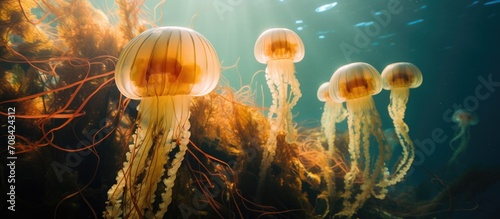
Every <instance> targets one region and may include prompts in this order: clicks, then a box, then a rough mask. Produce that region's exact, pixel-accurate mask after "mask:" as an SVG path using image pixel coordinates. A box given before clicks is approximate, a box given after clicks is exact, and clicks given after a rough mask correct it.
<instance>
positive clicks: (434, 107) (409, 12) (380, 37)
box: [0, 0, 500, 218]
mask: <svg viewBox="0 0 500 219" xmlns="http://www.w3.org/2000/svg"><path fill="white" fill-rule="evenodd" d="M93 4H94V5H95V6H96V7H98V8H101V9H103V10H109V9H110V8H112V7H110V5H113V4H112V2H107V1H106V2H102V1H98V2H94V1H93ZM155 6H156V2H152V1H147V2H146V3H145V7H144V8H147V10H146V11H148V13H146V14H141V15H140V16H143V17H149V18H150V19H152V20H154V23H156V24H157V26H185V27H191V28H193V29H195V30H196V31H198V32H200V33H201V34H203V35H204V36H205V37H206V38H207V39H208V40H210V42H211V43H212V45H213V46H214V48H215V50H216V51H217V53H218V55H219V59H220V60H221V61H222V63H223V66H231V65H233V64H235V63H236V62H237V61H238V62H237V69H235V68H232V69H228V70H225V71H223V72H222V75H223V78H224V80H227V81H229V83H230V85H231V86H232V87H233V88H235V89H238V88H239V87H241V86H243V85H247V84H250V83H251V84H250V85H251V87H252V88H253V90H254V91H255V92H256V93H255V98H256V102H257V103H259V105H262V106H263V107H269V106H270V104H271V96H270V93H269V91H268V88H267V84H266V81H265V78H264V73H263V72H262V70H264V69H265V67H266V66H265V65H264V64H260V63H258V62H257V61H256V60H255V58H254V44H255V41H256V40H257V38H258V36H259V35H260V34H261V33H262V32H263V31H265V30H266V29H269V28H274V27H285V28H288V29H291V30H293V31H295V32H296V33H297V34H298V35H299V36H300V37H301V39H302V40H303V42H304V45H305V50H306V52H305V57H304V59H303V60H302V61H300V62H298V63H296V64H295V66H296V77H297V79H298V81H299V82H300V84H301V86H300V89H301V91H302V97H301V99H300V100H299V102H298V103H297V105H296V106H295V107H294V108H293V110H292V112H293V113H294V121H296V122H297V123H298V124H299V126H307V127H316V126H319V123H320V118H321V113H322V112H323V105H324V103H322V102H320V101H318V99H317V98H316V92H317V89H318V87H319V85H320V84H322V83H324V82H326V81H329V80H330V77H331V76H332V74H333V72H334V71H335V70H336V69H337V68H339V67H341V66H343V65H345V64H348V63H351V62H367V63H369V64H371V65H373V66H374V67H375V68H377V69H378V70H379V71H382V70H383V69H384V67H385V66H387V65H388V64H390V63H394V62H402V61H404V62H411V63H413V64H415V65H416V66H418V67H419V68H420V70H421V72H422V74H423V78H424V79H423V83H422V85H421V86H420V87H418V88H416V89H412V90H411V91H410V99H409V101H408V104H407V110H406V117H405V121H406V122H407V123H408V126H409V128H410V136H411V138H412V140H413V142H414V143H415V146H416V158H415V161H414V164H413V166H412V169H411V172H410V174H409V175H408V176H407V177H406V178H405V180H404V181H403V182H402V183H400V184H398V185H397V186H395V187H393V188H391V192H393V193H394V194H398V193H397V192H398V191H406V190H412V191H416V194H417V195H418V197H417V198H416V200H431V199H432V198H433V197H434V196H436V195H438V194H439V193H440V192H441V191H445V189H446V188H447V186H450V185H453V182H454V181H458V179H460V178H461V177H462V174H463V173H468V172H472V174H469V175H468V176H469V177H470V178H467V180H464V181H461V183H460V184H459V185H454V186H456V187H457V188H456V189H455V190H453V191H460V192H455V193H450V194H447V195H449V197H450V198H449V200H452V201H453V200H458V201H456V202H453V206H449V205H444V206H445V207H443V208H441V210H442V211H443V212H445V213H444V214H438V216H439V217H444V218H496V217H498V214H500V212H499V210H498V209H500V200H499V198H498V196H499V195H500V182H499V181H500V179H499V176H498V168H500V160H499V159H498V153H500V140H499V139H498V138H499V134H500V131H499V130H500V129H499V125H500V115H499V112H500V110H499V109H500V53H499V51H500V43H499V39H500V1H496V0H485V1H483V0H479V1H473V0H461V1H451V0H448V1H444V0H440V1H439V0H436V1H431V0H365V1H361V0H350V1H348V0H345V1H333V0H330V1H324V0H255V1H250V0H206V1H205V0H204V1H196V0H172V1H166V2H165V3H164V4H159V5H158V7H155ZM107 15H108V17H109V19H110V20H111V22H112V23H113V22H115V21H116V19H117V15H115V14H107ZM259 71H260V73H257V72H259ZM256 73H257V74H256ZM252 78H253V80H252ZM389 94H390V92H389V91H386V90H383V91H382V92H381V93H380V94H378V95H376V96H374V100H375V103H376V106H377V110H378V112H379V113H380V116H381V119H382V123H383V128H384V129H388V128H392V120H391V118H390V117H389V115H388V111H387V106H388V104H389ZM2 101H3V100H2ZM134 104H137V103H132V105H134ZM458 109H467V110H470V111H474V113H475V114H476V115H477V116H478V118H479V123H478V124H477V125H473V126H470V141H469V142H468V144H467V146H468V147H467V149H466V150H465V151H464V153H463V154H462V155H461V156H459V157H458V158H457V163H456V164H454V165H452V166H447V163H448V160H449V159H450V157H451V156H452V154H453V151H452V150H451V149H450V147H449V142H450V140H451V139H452V138H453V137H454V134H455V130H456V129H457V127H458V125H457V124H456V123H454V122H453V121H452V119H451V117H452V114H453V112H454V111H456V110H458ZM347 128H348V127H347V123H346V121H344V122H343V123H340V124H338V126H337V130H338V132H339V133H344V132H346V131H347ZM73 129H75V128H73ZM77 130H78V129H77ZM2 139H3V138H2ZM56 156H59V157H63V158H62V159H61V160H64V156H66V157H67V155H64V154H63V155H61V154H57V153H56V154H55V155H54V157H56ZM84 158H85V159H87V160H91V159H92V158H91V156H89V155H85V156H84ZM94 162H95V161H90V162H89V163H91V164H93V163H94ZM103 162H105V161H103ZM20 168H23V167H20ZM80 168H81V167H79V171H80V172H79V175H80V177H81V178H83V179H84V180H83V181H85V182H87V181H88V179H90V178H91V175H92V174H93V172H92V171H91V170H93V169H94V167H90V168H88V169H89V170H88V172H85V171H84V170H82V169H85V168H81V169H80ZM101 168H102V169H106V168H104V167H101ZM489 170H491V173H495V175H488V174H480V173H489V172H488V171H489ZM475 173H476V174H475ZM84 176H85V177H87V178H85V177H84ZM475 176H477V178H475ZM42 178H43V177H42ZM85 179H86V180H85ZM438 179H443V180H444V181H439V180H438ZM20 181H22V179H20ZM40 182H43V180H39V181H36V182H31V181H25V182H23V183H19V185H20V186H24V185H30V184H33V185H36V186H40V187H42V186H46V187H58V186H59V185H58V184H54V185H43V183H40ZM467 182H470V183H467ZM481 182H484V183H481ZM2 183H3V182H2ZM99 183H102V184H107V185H110V184H112V183H110V182H100V181H99V180H96V181H95V182H93V185H94V186H95V185H97V184H99ZM96 187H98V186H96ZM52 189H53V188H52ZM20 190H21V189H20ZM47 191H52V190H49V189H47ZM67 191H73V192H74V191H75V189H74V188H70V189H68V190H67ZM87 191H88V190H87ZM38 192H40V191H38ZM92 192H94V191H92V190H91V192H90V193H86V195H87V196H90V197H93V195H95V193H99V194H100V195H95V196H96V197H99V198H96V200H97V201H95V203H93V204H92V206H94V207H95V208H96V209H99V210H102V208H103V202H102V199H103V198H105V197H104V196H105V191H96V192H95V193H92ZM42 193H43V191H42V192H40V193H36V194H37V195H38V196H40V197H42V196H43V195H47V194H42ZM63 193H64V192H63ZM68 193H69V192H68ZM65 195H67V194H65ZM40 199H41V198H40ZM18 201H19V202H18V203H20V204H19V205H21V206H22V205H23V200H22V199H18ZM43 201H44V200H41V202H43ZM52 201H53V200H52ZM80 203H83V202H80ZM371 204H373V203H371ZM53 205H55V204H52V205H51V206H53ZM0 206H2V211H3V210H4V208H3V207H4V205H0ZM81 206H85V205H84V204H82V205H81ZM81 206H79V207H80V208H78V207H75V206H73V207H75V209H83V208H85V207H81ZM475 206H477V208H475ZM448 207H449V208H450V209H448ZM469 209H471V210H469ZM61 211H65V212H66V211H69V212H71V211H72V209H69V210H68V209H63V210H61ZM74 211H75V212H78V210H74ZM81 211H83V210H81ZM87 212H88V211H87ZM44 213H46V214H47V215H52V214H53V213H54V212H52V209H51V210H48V211H47V212H44ZM421 213H422V212H421ZM423 213H424V214H425V216H423V217H424V218H425V217H428V216H434V215H433V214H428V213H429V212H423ZM96 215H98V216H97V217H100V215H101V212H97V213H96ZM88 217H92V216H88ZM88 217H87V216H82V218H88Z"/></svg>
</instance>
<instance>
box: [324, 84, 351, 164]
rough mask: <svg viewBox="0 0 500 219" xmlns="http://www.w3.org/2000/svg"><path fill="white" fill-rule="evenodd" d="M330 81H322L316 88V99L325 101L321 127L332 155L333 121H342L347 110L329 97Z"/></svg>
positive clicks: (333, 140) (334, 130)
mask: <svg viewBox="0 0 500 219" xmlns="http://www.w3.org/2000/svg"><path fill="white" fill-rule="evenodd" d="M329 88H330V82H326V83H323V84H322V85H321V86H319V88H318V99H319V101H321V102H325V106H324V109H323V115H322V116H321V128H322V129H323V133H324V134H325V136H326V141H327V143H328V153H329V155H330V156H333V154H334V152H335V146H334V143H335V132H336V128H335V123H340V122H342V121H344V119H345V118H346V117H347V110H346V109H345V108H344V106H342V103H337V102H334V101H333V100H332V98H330V93H329Z"/></svg>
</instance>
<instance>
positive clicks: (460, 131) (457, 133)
mask: <svg viewBox="0 0 500 219" xmlns="http://www.w3.org/2000/svg"><path fill="white" fill-rule="evenodd" d="M467 127H468V126H467V125H463V124H459V127H458V128H457V130H456V131H455V136H454V137H453V138H452V139H451V140H450V142H449V143H448V144H449V145H450V148H451V149H452V150H457V148H456V147H454V146H453V143H454V142H455V141H457V140H458V139H460V138H461V137H463V136H464V135H465V132H466V130H467Z"/></svg>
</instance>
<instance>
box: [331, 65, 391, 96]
mask: <svg viewBox="0 0 500 219" xmlns="http://www.w3.org/2000/svg"><path fill="white" fill-rule="evenodd" d="M381 90H382V85H381V78H380V74H379V73H378V71H377V69H375V68H374V67H373V66H371V65H370V64H367V63H363V62H355V63H351V64H347V65H344V66H342V67H340V68H339V69H337V71H335V73H334V74H333V75H332V78H331V79H330V97H331V98H332V100H333V101H335V102H338V103H341V102H344V101H346V100H355V99H358V98H362V97H371V96H372V95H376V94H378V93H380V91H381Z"/></svg>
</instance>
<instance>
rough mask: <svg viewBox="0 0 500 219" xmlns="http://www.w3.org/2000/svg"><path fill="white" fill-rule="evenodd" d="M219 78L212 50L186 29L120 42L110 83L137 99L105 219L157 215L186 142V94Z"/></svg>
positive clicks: (157, 30)
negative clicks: (126, 148) (132, 127)
mask: <svg viewBox="0 0 500 219" xmlns="http://www.w3.org/2000/svg"><path fill="white" fill-rule="evenodd" d="M219 77H220V63H219V59H218V57H217V54H216V52H215V50H214V48H213V47H212V45H211V44H210V42H209V41H208V40H207V39H206V38H205V37H204V36H203V35H201V34H200V33H198V32H196V31H194V30H191V29H188V28H183V27H158V28H153V29H149V30H146V31H144V32H143V33H141V34H140V35H138V36H136V37H135V38H133V39H132V40H131V41H130V42H129V43H128V44H127V45H126V46H125V48H124V49H123V51H122V53H121V54H120V57H119V59H118V63H117V65H116V70H115V81H116V85H117V87H118V89H119V90H120V92H121V93H122V94H123V95H125V96H126V97H128V98H130V99H137V100H139V99H140V100H141V102H140V104H139V106H138V107H137V108H138V116H137V130H136V134H135V135H134V136H133V138H134V143H133V144H131V145H130V146H129V150H130V151H129V152H128V153H127V154H126V161H125V162H124V163H123V168H122V169H121V170H119V172H118V175H117V177H116V184H115V185H113V186H112V187H111V189H110V190H109V191H108V201H107V207H106V210H105V212H104V216H105V217H106V218H116V217H123V218H144V217H145V218H152V217H155V218H162V217H163V215H164V214H165V213H166V211H167V208H168V205H169V204H170V202H171V201H172V188H173V186H174V181H175V178H176V173H177V170H178V169H179V167H180V165H181V163H182V160H183V159H184V155H185V153H186V150H187V144H188V142H189V137H190V132H189V127H190V123H189V116H190V112H189V104H190V101H191V98H192V96H202V95H205V94H208V93H209V92H211V91H212V90H213V89H214V88H215V86H216V85H217V83H218V81H219ZM165 167H167V168H168V169H167V170H165ZM159 183H163V184H164V185H163V186H158V184H159ZM160 190H161V191H160ZM160 194H161V195H160ZM158 196H159V197H158Z"/></svg>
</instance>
